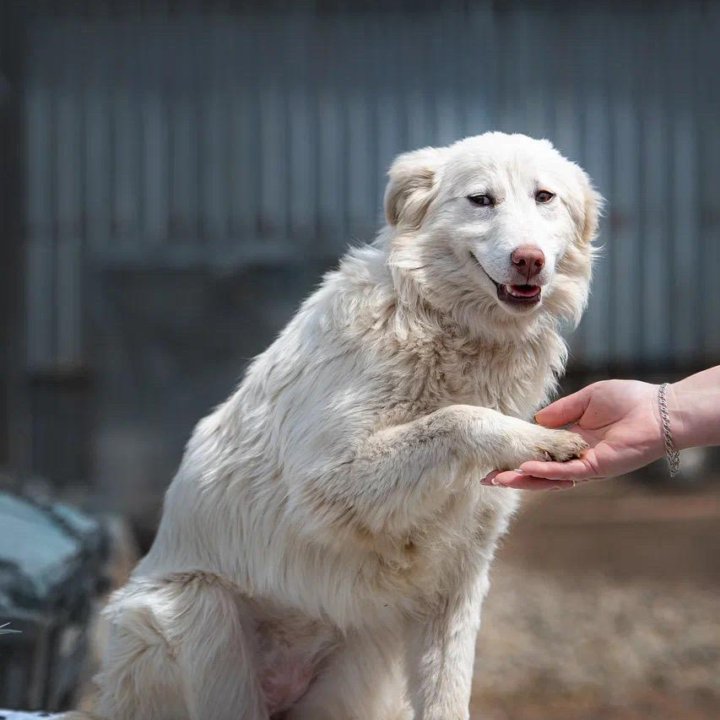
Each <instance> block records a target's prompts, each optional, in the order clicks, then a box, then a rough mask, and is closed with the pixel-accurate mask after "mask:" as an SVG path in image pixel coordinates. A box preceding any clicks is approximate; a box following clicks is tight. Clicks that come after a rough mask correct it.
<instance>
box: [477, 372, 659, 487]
mask: <svg viewBox="0 0 720 720" xmlns="http://www.w3.org/2000/svg"><path fill="white" fill-rule="evenodd" d="M657 391H658V386H657V385H651V384H648V383H644V382H640V381H637V380H605V381H603V382H598V383H594V384H593V385H589V386H588V387H586V388H583V389H582V390H580V391H579V392H576V393H574V394H572V395H568V396H567V397H564V398H561V399H560V400H557V401H556V402H554V403H552V404H551V405H548V406H547V407H546V408H544V409H542V410H540V411H539V412H538V413H537V415H536V416H535V420H536V421H537V423H538V424H539V425H543V426H545V427H548V428H559V427H563V426H565V425H569V427H568V430H571V431H572V432H575V433H577V434H578V435H580V436H581V437H582V438H583V439H584V440H585V441H586V442H587V443H588V445H589V448H588V450H586V451H585V452H584V453H583V455H582V457H580V458H579V459H577V460H570V461H569V462H564V463H558V462H543V461H537V460H532V461H529V462H525V463H523V464H522V465H521V466H520V468H519V469H517V470H508V471H505V472H493V473H490V474H489V475H488V476H487V477H486V478H485V479H484V480H483V483H484V484H486V485H499V486H503V487H512V488H517V489H523V490H547V489H550V488H566V487H572V486H573V485H575V483H577V482H581V481H585V480H591V479H594V478H605V477H614V476H617V475H623V474H624V473H627V472H630V471H632V470H636V469H638V468H640V467H643V466H644V465H647V464H648V463H651V462H652V461H653V460H657V459H658V458H660V457H662V456H663V454H664V445H663V433H662V424H661V420H660V414H659V412H658V409H657Z"/></svg>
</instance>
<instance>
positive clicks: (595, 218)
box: [574, 165, 605, 245]
mask: <svg viewBox="0 0 720 720" xmlns="http://www.w3.org/2000/svg"><path fill="white" fill-rule="evenodd" d="M575 167H576V168H577V174H578V175H579V176H580V187H581V188H582V204H581V205H580V206H579V207H578V208H577V209H576V213H574V214H576V215H577V217H576V222H577V226H578V242H579V243H580V245H590V243H592V241H593V240H594V239H595V238H596V237H597V234H598V225H599V222H600V216H601V215H602V211H603V208H604V207H605V198H603V196H602V195H601V194H600V193H599V192H598V191H597V190H595V188H594V187H593V184H592V182H591V180H590V178H589V177H588V174H587V173H586V172H585V171H584V170H583V169H582V168H580V167H578V166H577V165H576V166H575Z"/></svg>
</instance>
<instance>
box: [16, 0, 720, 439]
mask: <svg viewBox="0 0 720 720" xmlns="http://www.w3.org/2000/svg"><path fill="white" fill-rule="evenodd" d="M541 5H543V4H542V3H531V2H489V1H486V2H472V3H471V2H453V1H446V2H442V3H437V4H433V3H423V4H422V6H420V5H413V4H412V3H401V2H389V3H387V4H384V5H383V4H380V3H373V4H372V5H370V4H368V3H364V4H361V3H345V4H341V3H332V2H316V3H312V4H307V5H306V4H299V3H296V4H293V3H287V4H285V6H284V7H281V6H277V5H276V4H274V3H273V4H271V5H263V4H261V3H247V2H246V3H238V4H237V5H235V4H233V3H230V2H227V3H224V4H223V5H220V4H219V3H212V4H208V3H201V2H199V1H198V2H184V3H160V2H157V3H154V2H145V3H133V4H128V3H120V2H109V3H100V2H98V3H89V4H84V5H83V8H82V11H81V10H79V9H78V8H79V7H80V6H79V5H78V4H77V3H69V2H68V3H65V2H53V3H45V4H44V5H38V6H37V7H38V8H43V7H44V8H52V13H51V12H50V11H47V12H44V11H42V9H40V10H36V12H34V13H33V14H32V16H31V18H30V20H29V25H28V35H27V37H28V42H27V55H26V57H25V63H24V66H25V92H24V118H25V158H26V187H25V195H26V216H27V217H26V220H27V258H28V280H27V283H26V287H27V291H28V297H27V336H28V363H29V366H30V368H35V369H38V368H39V369H43V368H57V367H78V366H80V367H82V366H87V365H94V366H95V367H96V368H97V370H98V371H99V372H100V373H106V374H108V373H110V374H112V373H113V372H115V370H113V367H114V366H113V362H116V357H117V353H115V354H110V353H108V352H106V353H105V354H104V355H103V354H102V353H101V354H100V355H97V354H96V348H95V345H96V344H97V343H98V342H101V344H102V342H103V341H99V340H98V335H97V332H96V328H97V326H98V324H99V325H102V326H103V331H104V332H106V333H107V332H109V333H110V334H111V335H112V334H113V333H115V334H116V335H117V334H119V333H120V332H121V331H120V330H119V329H118V328H120V327H121V326H122V327H124V328H125V330H123V332H125V331H127V337H126V340H125V341H123V342H124V344H123V343H120V348H121V350H122V352H120V353H119V354H120V355H122V354H123V353H126V354H127V355H128V357H130V355H131V348H132V347H133V342H134V341H133V339H132V338H133V337H134V336H133V334H132V333H133V332H134V331H133V330H132V328H133V327H134V326H139V324H140V323H141V322H142V321H143V319H144V315H145V314H147V313H146V312H145V311H146V308H148V307H149V306H150V305H152V303H153V302H161V301H160V300H158V297H157V295H158V293H160V292H171V291H170V290H167V287H166V286H163V284H162V283H159V282H157V277H165V278H166V279H167V277H170V276H173V277H179V276H180V275H183V273H184V274H185V276H187V274H188V273H190V274H192V273H206V274H207V273H210V275H209V276H208V277H210V278H211V279H210V280H209V281H208V282H210V283H211V284H212V283H215V285H213V287H214V288H215V290H216V289H217V283H216V281H215V280H212V278H216V279H217V277H225V278H227V277H230V276H234V277H236V278H237V277H241V276H242V277H243V278H244V279H243V280H242V283H244V286H245V287H248V283H250V282H251V281H250V280H249V279H248V278H249V274H248V273H252V272H256V269H257V268H258V267H262V268H265V270H266V271H268V268H275V269H276V270H277V272H278V273H279V274H277V275H274V276H273V277H274V278H275V279H274V280H272V281H271V285H270V286H268V287H271V288H272V289H271V291H268V292H267V294H266V295H263V294H262V292H261V291H258V293H259V294H257V295H256V296H255V297H249V298H248V297H246V298H245V300H244V302H246V305H244V306H237V307H234V308H230V309H229V310H232V311H233V313H234V314H235V316H242V315H248V313H250V314H252V312H255V310H256V308H255V307H254V305H258V306H261V307H265V306H270V305H271V304H272V302H273V301H274V299H275V298H276V297H277V296H278V295H280V296H283V297H284V299H285V302H284V304H283V303H281V304H280V305H278V306H277V307H276V308H275V310H273V311H272V312H271V311H268V312H267V313H266V314H265V315H262V314H260V315H255V316H253V317H255V319H256V324H257V325H258V326H262V327H263V328H265V332H259V333H255V334H254V335H253V334H252V332H251V331H249V332H250V335H248V337H251V339H250V340H248V339H247V337H245V336H243V337H245V339H244V340H243V338H242V337H241V338H233V341H234V342H235V344H236V345H238V347H241V348H242V349H241V352H242V353H243V355H242V356H243V357H247V356H248V355H251V354H252V353H254V352H256V351H257V350H259V349H261V347H262V344H264V343H265V342H266V341H267V339H268V337H269V336H271V334H272V333H274V332H275V331H276V329H277V327H279V326H280V325H281V324H282V323H283V322H284V320H285V318H286V316H287V315H289V314H290V313H291V311H292V307H293V306H294V304H295V303H296V302H297V300H298V299H299V297H300V296H301V295H303V294H304V293H306V292H307V291H308V290H309V289H310V287H311V285H312V283H313V281H314V279H315V277H316V273H317V272H319V270H320V269H321V268H322V267H325V266H327V264H328V263H329V262H331V261H332V258H334V257H336V256H337V255H339V254H341V253H342V252H343V250H344V249H345V247H346V246H347V245H348V244H349V243H351V242H356V241H362V240H367V239H370V238H371V237H372V236H373V234H374V232H375V230H376V228H377V226H378V223H379V220H380V217H381V212H380V203H381V196H382V191H383V187H384V180H385V178H384V173H385V171H386V169H387V167H388V166H389V164H390V162H391V160H392V158H393V156H394V155H396V154H397V153H398V152H401V151H404V150H407V149H412V148H415V147H418V146H423V145H428V144H445V143H448V142H451V141H453V140H455V139H457V138H460V137H463V136H466V135H470V134H476V133H481V132H483V131H486V130H489V129H502V130H506V131H520V132H526V133H528V134H531V135H535V136H545V137H549V138H551V139H552V140H553V141H554V142H555V144H556V145H557V146H558V147H559V148H560V149H561V150H562V151H563V152H564V153H565V154H567V155H568V156H570V157H571V158H573V159H576V160H578V161H579V162H580V163H581V164H583V165H584V166H585V167H586V169H587V170H588V171H589V172H590V173H591V175H592V176H593V177H594V179H595V180H596V183H597V185H598V187H599V189H600V190H601V191H602V193H603V194H604V195H605V196H606V198H607V199H608V202H609V206H608V207H609V213H608V216H607V218H606V220H605V222H604V225H603V232H602V242H603V244H604V246H605V250H604V253H603V257H602V259H601V260H600V262H599V265H598V269H597V274H596V278H595V284H594V292H593V297H592V300H591V304H590V309H589V311H588V313H587V315H586V318H585V320H584V321H583V323H582V326H581V328H580V330H579V331H578V332H577V333H576V334H575V335H574V337H573V340H572V363H574V366H575V367H576V368H585V369H590V370H600V371H602V370H603V369H607V368H609V367H611V366H626V367H639V366H645V367H652V366H657V367H660V368H670V367H673V366H687V365H699V364H703V363H709V362H713V361H715V362H717V358H718V356H719V355H720V322H718V320H717V318H718V317H719V316H720V292H719V291H718V289H717V285H716V278H715V275H716V270H717V268H718V267H720V241H719V238H720V235H719V232H720V196H719V195H718V192H717V188H718V187H720V133H718V130H717V126H718V121H719V120H720V82H719V81H718V78H719V77H720V53H718V51H717V47H718V45H717V43H718V37H720V4H718V3H712V2H705V3H702V2H686V3H680V4H666V3H660V2H658V3H634V2H631V3H628V4H619V3H615V2H610V3H603V2H599V1H598V2H595V3H570V2H554V3H548V4H546V7H544V8H541V7H540V6H541ZM418 8H419V9H418ZM143 272H147V273H154V275H153V277H154V278H155V280H154V281H153V282H150V283H149V284H148V286H147V287H146V288H145V289H144V290H142V291H137V293H138V294H137V295H131V294H128V292H127V291H125V290H119V289H116V290H115V291H112V292H111V290H110V288H112V287H113V285H112V283H113V282H114V281H113V280H112V278H115V279H117V278H118V277H120V276H121V275H123V273H125V275H124V276H123V277H128V273H129V274H130V275H133V277H135V279H136V280H137V277H138V276H140V275H142V273H143ZM243 273H245V274H244V275H243ZM290 278H293V280H292V281H291V280H290ZM206 280H207V278H206ZM133 282H135V281H133ZM178 282H179V281H178ZM118 287H119V286H118ZM161 287H165V290H162V291H161V290H160V288H161ZM173 287H174V286H173ZM183 287H184V286H183ZM153 288H155V290H153ZM113 292H114V293H115V294H114V295H113ZM153 292H154V293H155V295H152V293H153ZM182 292H183V293H186V291H185V290H183V291H182ZM148 293H150V294H148ZM108 297H114V298H115V301H117V302H120V300H118V298H121V302H122V303H125V306H124V307H125V310H124V311H123V312H124V313H125V314H124V315H123V319H122V320H118V319H117V317H115V319H113V317H114V316H113V315H112V312H108V313H106V316H103V318H102V320H101V321H100V322H99V323H98V322H97V321H96V322H93V320H92V318H93V314H94V313H97V312H98V310H97V309H98V308H102V307H105V306H106V304H107V302H108ZM178 297H179V296H178ZM235 299H237V298H235ZM117 302H116V303H115V304H116V305H117ZM111 304H112V303H111ZM158 307H160V306H158ZM224 309H225V310H226V311H228V312H229V310H228V309H227V308H224ZM133 313H134V314H133ZM273 313H274V314H273ZM166 316H167V313H166V315H165V316H162V315H161V313H160V310H158V318H161V317H162V318H165V319H162V320H158V325H159V324H161V323H162V322H167V317H166ZM133 318H134V319H133ZM96 320H97V319H96ZM207 322H208V318H207V317H203V316H201V315H198V316H197V317H196V318H195V325H194V326H192V325H191V324H190V321H188V323H189V324H188V325H187V326H185V329H184V330H183V332H184V333H186V334H189V336H191V337H192V336H193V333H194V332H195V330H194V329H193V327H195V328H197V329H198V332H199V328H201V327H202V326H203V324H204V323H207ZM113 323H116V326H117V327H116V326H115V325H113ZM133 323H134V324H135V325H133ZM108 327H110V330H108ZM113 327H116V330H112V328H113ZM105 346H107V343H105ZM228 347H229V344H228ZM232 359H233V360H236V358H235V356H233V358H232ZM166 360H167V359H166ZM143 361H145V360H143ZM138 362H139V361H138ZM157 362H158V363H159V362H160V360H158V361H157ZM168 362H169V361H168ZM128 364H129V366H130V365H132V364H133V361H130V360H128ZM166 364H167V363H166ZM197 367H199V366H197ZM228 367H229V366H228ZM233 367H234V368H235V370H234V372H235V373H237V371H238V370H239V367H238V364H237V363H236V364H234V365H233ZM135 369H136V375H137V376H140V375H142V372H141V371H140V370H138V369H137V367H136V368H135ZM228 372H229V371H228ZM225 376H227V372H226V375H225ZM118 377H120V375H118ZM170 384H171V383H170V382H169V381H168V387H169V386H170ZM116 385H117V386H118V387H120V388H122V387H123V383H121V382H120V381H118V382H117V383H116ZM136 389H137V388H136ZM226 389H227V388H226ZM119 394H122V391H116V396H118V395H119ZM206 394H207V393H203V392H201V391H200V392H199V397H205V400H204V402H203V405H202V406H201V407H204V406H205V405H207V398H206ZM223 394H224V393H223ZM217 399H220V397H218V398H217ZM145 410H147V408H145ZM195 410H196V408H195V407H193V412H195ZM138 412H140V411H139V410H138ZM190 414H191V413H190V412H188V417H189V416H190ZM130 415H132V413H129V416H130ZM186 431H187V428H186V427H185V426H183V428H182V432H181V431H178V436H179V437H184V436H185V434H186Z"/></svg>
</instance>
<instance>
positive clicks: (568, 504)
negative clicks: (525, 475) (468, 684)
mask: <svg viewBox="0 0 720 720" xmlns="http://www.w3.org/2000/svg"><path fill="white" fill-rule="evenodd" d="M719 590H720V482H715V483H713V484H711V485H708V486H706V487H705V489H703V490H695V491H692V492H690V491H685V492H679V491H677V490H675V491H670V490H667V489H663V488H661V487H659V486H657V485H655V486H653V485H652V484H650V485H640V484H638V483H633V482H630V481H625V482H620V481H613V482H606V483H598V484H596V485H590V486H587V487H584V488H579V489H576V490H574V491H571V492H551V493H543V494H538V495H534V496H529V497H528V499H527V500H526V503H525V505H524V507H523V509H522V511H521V513H520V515H519V517H518V518H517V520H516V522H515V524H514V527H513V528H512V530H511V532H510V534H509V536H508V537H507V539H506V540H505V542H504V544H503V547H502V548H501V550H500V552H499V554H498V560H497V562H496V564H495V567H494V571H493V575H492V585H491V590H490V595H489V597H488V600H487V603H486V607H485V613H484V615H483V627H482V630H481V633H480V640H479V643H478V655H477V662H476V674H475V683H474V694H473V719H474V720H570V719H571V718H572V719H573V720H576V719H579V718H582V719H583V720H640V719H642V720H646V719H647V718H653V720H671V719H672V720H701V719H703V720H705V719H707V720H718V718H720V592H718V591H719Z"/></svg>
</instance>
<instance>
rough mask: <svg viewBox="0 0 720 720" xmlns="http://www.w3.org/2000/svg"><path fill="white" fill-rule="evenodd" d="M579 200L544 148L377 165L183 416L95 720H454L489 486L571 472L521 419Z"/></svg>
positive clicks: (576, 254) (116, 608) (553, 328)
mask: <svg viewBox="0 0 720 720" xmlns="http://www.w3.org/2000/svg"><path fill="white" fill-rule="evenodd" d="M599 204H600V198H599V196H598V195H597V193H596V192H595V191H594V190H593V188H592V186H591V183H590V181H589V179H588V177H587V176H586V175H585V173H584V172H583V171H582V170H581V169H580V168H579V167H578V166H576V165H574V164H573V163H571V162H569V161H568V160H566V159H564V158H563V157H562V156H561V155H560V154H559V153H558V152H557V151H555V150H554V149H553V147H552V145H551V144H550V143H549V142H547V141H544V140H540V141H538V140H532V139H530V138H528V137H525V136H523V135H504V134H501V133H489V134H486V135H481V136H479V137H473V138H468V139H466V140H463V141H461V142H458V143H456V144H454V145H451V146H450V147H446V148H425V149H422V150H418V151H416V152H410V153H406V154H404V155H401V156H400V157H398V158H397V160H396V161H395V163H394V164H393V166H392V168H391V169H390V182H389V184H388V188H387V192H386V195H385V210H386V215H387V226H386V227H385V228H384V229H383V230H382V231H381V232H380V234H379V236H378V238H377V239H376V240H375V242H374V243H373V244H372V245H368V246H366V247H362V248H359V249H355V250H351V251H350V252H349V253H348V254H347V255H346V256H345V257H344V258H343V259H342V261H341V263H340V267H339V269H338V270H336V271H334V272H331V273H329V274H328V275H327V276H326V277H325V279H324V281H323V283H322V285H321V287H320V288H319V290H318V291H317V292H315V293H314V294H313V295H312V296H311V297H310V298H309V299H308V300H307V301H306V302H305V303H304V304H303V306H302V307H301V309H300V311H299V312H298V313H297V315H296V316H295V317H294V318H293V320H292V321H291V322H290V324H289V325H288V326H287V327H286V328H285V330H284V331H283V332H282V333H281V335H280V337H279V338H278V339H277V340H276V341H275V342H274V343H273V344H272V345H271V346H270V347H269V348H268V349H267V350H266V351H265V352H264V353H263V354H262V355H260V356H259V357H258V358H257V359H256V360H255V362H254V363H253V364H252V365H251V366H250V368H249V370H248V372H247V375H246V377H245V379H244V380H243V382H242V383H241V385H240V387H239V388H238V389H237V391H236V392H235V393H234V394H233V395H232V396H231V397H230V399H229V400H228V401H227V402H226V403H224V404H223V405H221V406H220V407H219V408H217V409H216V410H215V411H214V412H213V413H212V414H211V415H209V416H208V417H206V418H205V419H204V420H202V421H201V422H200V423H199V425H198V426H197V428H196V430H195V433H194V435H193V437H192V439H191V440H190V442H189V444H188V447H187V451H186V453H185V457H184V459H183V461H182V465H181V466H180V469H179V471H178V474H177V476H176V477H175V480H174V481H173V483H172V485H171V486H170V489H169V490H168V493H167V497H166V500H165V508H164V513H163V517H162V521H161V524H160V529H159V531H158V535H157V538H156V540H155V543H154V545H153V547H152V549H151V550H150V552H149V554H148V555H147V557H145V559H144V560H143V561H142V562H141V563H140V564H139V566H138V567H137V569H136V570H135V572H134V574H133V577H132V579H131V580H130V582H129V584H128V585H127V586H126V587H125V588H123V589H121V590H120V591H119V592H117V593H116V594H115V595H114V597H113V599H112V601H111V604H110V606H109V609H108V611H107V613H108V617H109V618H110V621H111V624H112V637H111V641H110V645H109V648H108V651H107V654H106V657H105V659H104V663H103V668H102V671H101V673H100V675H99V676H98V683H99V685H100V690H101V698H100V703H99V708H98V714H99V716H100V717H102V718H108V719H109V720H186V719H192V720H268V718H273V719H277V718H283V720H351V719H355V720H400V719H401V718H411V717H414V718H416V719H417V720H462V719H463V718H467V717H468V703H469V699H470V684H471V676H472V668H473V657H474V646H475V636H476V633H477V630H478V626H479V623H480V608H481V604H482V600H483V597H484V596H485V593H486V591H487V588H488V569H489V566H490V563H491V561H492V557H493V553H494V549H495V545H496V543H497V540H498V537H499V536H500V535H501V534H502V533H503V532H504V531H505V529H506V527H507V525H508V520H509V517H510V515H511V514H512V512H513V510H514V508H515V507H516V503H517V494H516V492H515V491H513V490H508V489H502V488H494V487H485V486H483V485H481V484H480V480H481V478H482V477H483V476H484V475H485V474H487V473H488V472H489V471H490V470H492V469H494V468H515V467H517V466H518V465H519V464H520V463H522V462H523V461H525V460H528V459H530V458H542V457H547V456H550V457H552V458H555V459H559V460H565V459H568V458H572V457H575V456H577V454H578V453H579V452H581V451H582V449H583V447H584V444H583V442H582V440H581V439H580V438H579V437H578V436H577V435H574V434H572V433H569V432H565V431H562V430H546V429H543V428H541V427H539V426H537V425H533V424H531V423H530V422H528V420H529V419H530V418H531V417H532V414H533V411H534V410H535V409H536V408H538V406H540V405H541V404H542V403H543V402H544V401H545V400H546V399H547V397H548V394H549V393H550V392H551V391H552V389H553V387H554V385H555V381H556V378H557V376H558V374H559V373H560V372H561V371H562V370H563V364H564V361H565V357H566V350H565V345H564V343H563V340H562V339H561V337H560V335H559V333H558V324H559V322H560V321H561V319H563V318H565V319H571V320H575V321H577V320H579V318H580V315H581V313H582V310H583V308H584V306H585V303H586V300H587V295H588V286H589V279H590V268H591V259H592V254H593V250H592V247H591V242H592V240H593V238H594V236H595V233H596V229H597V218H598V207H599Z"/></svg>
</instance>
